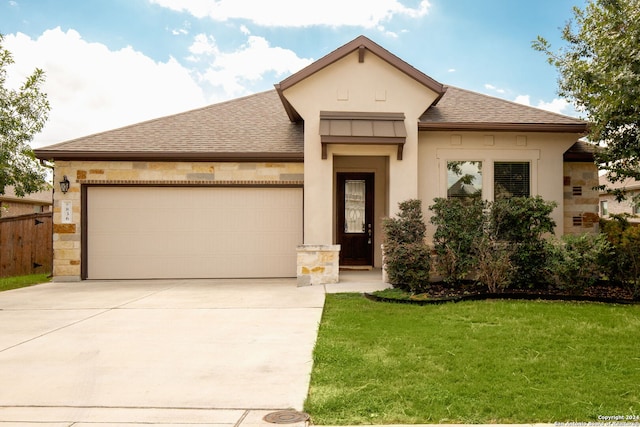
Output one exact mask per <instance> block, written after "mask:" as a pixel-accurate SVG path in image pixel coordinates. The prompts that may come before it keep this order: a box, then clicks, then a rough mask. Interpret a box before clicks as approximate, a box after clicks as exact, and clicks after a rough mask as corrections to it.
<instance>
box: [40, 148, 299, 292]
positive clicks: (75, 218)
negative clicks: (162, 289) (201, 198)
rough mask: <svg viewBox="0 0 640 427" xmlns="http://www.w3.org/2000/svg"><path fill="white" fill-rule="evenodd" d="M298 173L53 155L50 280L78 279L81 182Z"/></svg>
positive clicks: (230, 179)
mask: <svg viewBox="0 0 640 427" xmlns="http://www.w3.org/2000/svg"><path fill="white" fill-rule="evenodd" d="M63 175H66V176H67V178H68V179H69V181H70V182H71V186H70V188H69V191H68V192H67V193H66V194H63V193H62V192H61V191H60V188H59V184H58V183H59V182H60V181H61V180H62V177H63ZM303 179H304V167H303V164H302V163H253V162H247V163H222V162H219V163H218V162H144V161H135V162H133V161H62V160H59V161H56V167H55V175H54V181H53V182H54V187H55V190H56V191H54V201H53V276H54V280H80V275H81V241H82V236H81V224H82V218H81V215H82V210H81V185H82V184H92V183H94V184H98V183H99V184H107V185H109V184H113V185H127V184H136V185H144V184H162V183H165V184H171V185H179V184H181V183H189V184H190V185H198V184H200V183H201V184H202V185H211V184H216V183H217V184H226V183H246V184H254V183H269V184H278V183H284V182H301V181H303ZM64 202H67V203H68V202H70V203H71V215H70V217H69V216H66V218H65V220H64V221H63V214H65V213H63V212H62V207H63V203H64Z"/></svg>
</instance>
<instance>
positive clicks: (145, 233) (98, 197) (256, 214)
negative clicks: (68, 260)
mask: <svg viewBox="0 0 640 427" xmlns="http://www.w3.org/2000/svg"><path fill="white" fill-rule="evenodd" d="M301 243H302V189H301V188H220V187H215V188H202V187H89V188H88V190H87V253H86V256H87V278H89V279H119V278H208V277H229V278H231V277H293V276H295V274H296V271H295V270H296V246H297V245H299V244H301Z"/></svg>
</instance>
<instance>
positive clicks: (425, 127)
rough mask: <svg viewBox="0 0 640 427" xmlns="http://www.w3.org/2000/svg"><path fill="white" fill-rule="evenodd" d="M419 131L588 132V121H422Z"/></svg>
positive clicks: (419, 124)
mask: <svg viewBox="0 0 640 427" xmlns="http://www.w3.org/2000/svg"><path fill="white" fill-rule="evenodd" d="M418 130H419V131H497V132H509V131H516V132H559V133H578V134H586V133H587V124H586V123H562V124H560V123H486V122H485V123H475V122H473V123H471V122H470V123H450V122H428V123H425V122H420V123H418Z"/></svg>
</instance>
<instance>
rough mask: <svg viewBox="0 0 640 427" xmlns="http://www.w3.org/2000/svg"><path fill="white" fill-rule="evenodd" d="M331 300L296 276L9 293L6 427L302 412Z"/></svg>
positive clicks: (2, 391) (2, 408) (3, 319)
mask: <svg viewBox="0 0 640 427" xmlns="http://www.w3.org/2000/svg"><path fill="white" fill-rule="evenodd" d="M324 295H325V287H323V286H310V287H302V288H298V287H296V284H295V279H279V280H264V279H261V280H155V281H130V282H129V281H86V282H79V283H49V284H43V285H38V286H34V287H30V288H24V289H18V290H14V291H8V292H2V293H0V384H2V387H0V427H8V426H13V425H15V426H18V425H19V426H28V425H31V423H33V425H38V426H43V425H45V426H56V427H57V426H72V425H73V426H75V427H87V426H89V425H95V423H100V425H101V426H103V427H105V426H111V425H113V426H115V425H117V426H126V425H135V424H137V425H139V423H148V424H153V423H158V424H162V425H173V426H180V425H190V426H193V425H194V424H195V425H216V426H219V427H220V426H221V425H222V426H240V425H243V426H250V425H259V424H266V423H265V422H264V421H262V417H263V416H264V415H265V414H267V413H270V412H273V411H276V410H282V409H289V408H292V409H296V410H302V405H303V402H304V398H305V396H306V393H307V389H308V385H309V374H310V372H311V365H312V350H313V346H314V343H315V340H316V335H317V328H318V324H319V322H320V316H321V314H322V307H323V304H324ZM269 425H273V424H269Z"/></svg>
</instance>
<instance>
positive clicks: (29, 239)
mask: <svg viewBox="0 0 640 427" xmlns="http://www.w3.org/2000/svg"><path fill="white" fill-rule="evenodd" d="M52 220H53V214H52V213H51V212H46V213H37V214H30V215H20V216H16V217H10V218H0V277H10V276H22V275H26V274H40V273H49V274H50V273H51V271H52V265H53V239H52V237H53V226H52V222H53V221H52Z"/></svg>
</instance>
